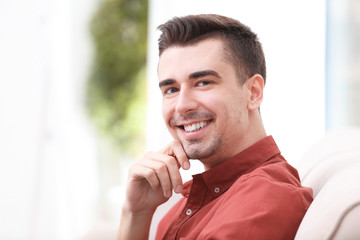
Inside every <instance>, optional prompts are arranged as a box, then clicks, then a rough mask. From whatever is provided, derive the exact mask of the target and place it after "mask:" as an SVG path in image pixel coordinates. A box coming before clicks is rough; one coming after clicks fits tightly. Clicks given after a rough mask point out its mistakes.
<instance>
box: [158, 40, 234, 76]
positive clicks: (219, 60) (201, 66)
mask: <svg viewBox="0 0 360 240" xmlns="http://www.w3.org/2000/svg"><path fill="white" fill-rule="evenodd" d="M224 65H229V63H228V61H227V60H226V59H225V54H224V45H223V42H222V41H221V40H219V39H206V40H202V41H200V42H198V43H196V44H193V45H186V46H176V45H175V46H172V47H169V48H167V49H166V50H165V51H164V52H163V53H162V55H161V56H160V60H159V66H158V75H159V79H164V78H177V77H181V76H177V75H180V74H186V75H188V74H190V73H192V72H196V71H199V70H205V69H212V70H217V71H221V69H222V68H223V67H224Z"/></svg>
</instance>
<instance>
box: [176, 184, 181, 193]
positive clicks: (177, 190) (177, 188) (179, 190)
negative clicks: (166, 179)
mask: <svg viewBox="0 0 360 240" xmlns="http://www.w3.org/2000/svg"><path fill="white" fill-rule="evenodd" d="M181 191H182V186H181V185H177V186H176V188H175V192H176V193H181Z"/></svg>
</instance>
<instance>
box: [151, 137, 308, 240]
mask: <svg viewBox="0 0 360 240" xmlns="http://www.w3.org/2000/svg"><path fill="white" fill-rule="evenodd" d="M182 194H183V195H184V198H182V199H181V200H180V201H179V202H178V203H177V204H176V205H175V206H174V207H173V208H172V209H171V210H170V211H169V212H168V213H167V215H166V216H165V217H164V218H163V219H162V221H161V222H160V224H159V227H158V231H157V235H156V239H251V240H254V239H277V240H279V239H294V237H295V234H296V231H297V229H298V227H299V225H300V222H301V220H302V218H303V216H304V214H305V212H306V210H307V209H308V207H309V205H310V203H311V202H312V200H313V198H312V190H311V189H309V188H304V187H302V186H301V184H300V180H299V176H298V173H297V170H296V169H295V168H293V167H292V166H290V165H289V164H288V163H287V162H286V160H285V159H284V158H283V157H282V155H281V154H280V151H279V149H278V147H277V146H276V143H275V141H274V140H273V138H272V137H271V136H268V137H266V138H264V139H263V140H261V141H259V142H257V143H255V144H254V145H252V146H251V147H249V148H247V149H245V150H244V151H242V152H240V153H239V154H237V155H236V156H234V157H232V158H230V159H228V160H226V161H225V162H223V163H221V164H220V165H218V166H216V167H215V168H213V169H210V170H208V171H206V172H204V173H202V174H198V175H194V176H193V180H192V181H189V182H187V183H185V184H184V189H183V192H182Z"/></svg>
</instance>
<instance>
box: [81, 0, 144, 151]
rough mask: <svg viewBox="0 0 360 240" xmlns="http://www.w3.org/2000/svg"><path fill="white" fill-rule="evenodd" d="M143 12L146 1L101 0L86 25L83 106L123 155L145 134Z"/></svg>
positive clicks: (139, 141) (133, 149)
mask: <svg viewBox="0 0 360 240" xmlns="http://www.w3.org/2000/svg"><path fill="white" fill-rule="evenodd" d="M147 11H148V1H147V0H103V1H102V2H101V4H100V7H99V10H98V11H97V12H96V14H95V16H94V18H93V19H92V22H91V34H92V37H93V42H94V47H95V58H94V63H93V66H92V74H91V77H90V79H89V81H88V89H87V108H88V111H89V113H90V116H91V117H92V119H93V120H94V123H95V125H96V126H97V128H98V129H100V131H101V132H102V133H104V134H105V135H106V136H108V137H109V138H110V139H111V140H112V142H113V143H114V146H116V147H118V149H120V150H121V151H122V152H124V153H128V154H133V153H134V151H136V149H137V148H138V147H139V145H141V144H142V142H143V135H144V134H143V133H144V125H145V102H146V78H145V76H146V74H145V64H146V51H147V50H146V47H147V18H148V16H147Z"/></svg>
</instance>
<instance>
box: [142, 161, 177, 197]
mask: <svg viewBox="0 0 360 240" xmlns="http://www.w3.org/2000/svg"><path fill="white" fill-rule="evenodd" d="M154 155H155V156H153V157H154V159H147V160H146V161H141V162H139V164H140V165H142V166H143V167H145V168H148V169H151V170H152V171H153V173H155V175H156V177H157V179H158V180H159V182H160V185H161V188H162V191H163V193H164V196H165V197H167V198H169V197H171V195H172V189H173V184H172V180H171V177H170V173H169V171H168V166H167V164H166V163H165V161H164V160H165V158H166V157H168V156H166V155H163V154H154ZM173 165H176V163H175V160H174V162H173ZM179 174H180V173H179Z"/></svg>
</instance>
